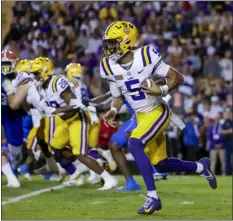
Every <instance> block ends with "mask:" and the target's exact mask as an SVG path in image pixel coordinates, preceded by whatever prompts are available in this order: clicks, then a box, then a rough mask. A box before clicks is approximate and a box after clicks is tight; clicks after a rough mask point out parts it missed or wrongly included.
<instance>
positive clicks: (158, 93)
mask: <svg viewBox="0 0 233 221" xmlns="http://www.w3.org/2000/svg"><path fill="white" fill-rule="evenodd" d="M138 40H139V38H138V31H137V29H136V27H135V26H134V25H133V24H131V23H130V22H126V21H117V22H114V23H112V24H111V25H110V26H109V27H108V28H107V29H106V31H105V34H104V37H103V45H104V52H105V56H106V57H105V58H103V59H102V61H101V63H100V74H101V76H102V77H103V78H107V79H108V81H109V84H110V90H111V93H112V96H113V97H114V98H113V101H112V106H111V110H110V111H108V112H107V113H106V114H105V116H104V119H105V122H106V124H108V125H112V126H114V125H115V122H114V119H115V116H116V114H117V112H118V111H119V110H120V108H121V106H122V95H123V96H124V97H125V98H126V100H127V101H128V103H129V104H130V105H131V106H132V108H133V109H134V110H135V112H136V118H137V127H136V128H135V129H134V130H133V131H132V133H131V135H130V138H129V142H128V147H129V150H130V152H131V153H132V155H133V157H134V159H135V161H136V163H137V166H138V168H139V170H140V173H141V175H142V176H143V179H144V182H145V184H146V187H147V197H146V203H145V204H144V205H143V206H142V207H141V208H140V209H139V210H138V213H139V214H151V213H153V212H154V211H156V210H160V209H161V208H162V204H161V201H160V199H159V197H158V195H157V192H156V188H155V184H154V180H153V175H152V174H153V171H152V168H151V163H152V164H153V165H155V166H156V168H157V170H158V172H176V171H187V172H188V171H189V172H197V173H201V174H202V175H204V176H205V177H206V178H207V180H208V182H209V184H210V186H211V187H212V188H216V187H217V183H216V179H215V176H214V174H213V173H212V172H211V169H210V161H209V159H208V158H203V159H201V160H200V161H199V162H187V161H181V160H179V159H175V158H168V157H167V153H166V138H165V135H164V130H165V129H166V127H167V126H168V124H169V122H170V118H171V112H170V110H169V108H168V106H167V105H166V104H165V103H164V102H162V99H161V97H163V96H166V95H167V94H168V93H169V92H171V91H172V90H173V89H175V88H177V87H178V86H179V85H180V84H181V83H182V82H183V77H182V75H181V74H180V73H179V72H178V71H176V70H175V69H173V68H172V67H170V66H169V65H167V64H165V63H164V62H163V61H162V58H161V56H160V55H159V53H158V52H157V51H156V50H155V49H154V48H153V47H151V46H144V47H140V48H137V49H134V47H137V46H138ZM151 75H160V76H163V77H166V79H167V84H166V85H164V86H158V85H156V84H155V83H154V82H153V81H151V80H150V83H151V85H152V86H151V87H146V86H142V85H141V83H142V82H143V81H145V80H146V79H147V78H148V77H150V76H151ZM150 156H153V157H150ZM149 159H150V160H149Z"/></svg>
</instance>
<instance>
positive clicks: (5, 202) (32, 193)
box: [2, 184, 68, 206]
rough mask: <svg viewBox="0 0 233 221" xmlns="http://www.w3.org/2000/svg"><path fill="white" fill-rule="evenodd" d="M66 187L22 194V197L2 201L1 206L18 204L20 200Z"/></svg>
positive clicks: (61, 186) (55, 187) (59, 186)
mask: <svg viewBox="0 0 233 221" xmlns="http://www.w3.org/2000/svg"><path fill="white" fill-rule="evenodd" d="M67 186H68V185H64V184H62V185H58V186H54V187H49V188H45V189H41V190H36V191H34V192H31V193H27V194H23V195H19V196H17V197H14V198H11V199H8V200H6V201H2V206H5V205H7V204H11V203H16V202H19V201H21V200H24V199H27V198H30V197H32V196H37V195H40V194H42V193H46V192H49V191H53V190H58V189H63V188H65V187H67Z"/></svg>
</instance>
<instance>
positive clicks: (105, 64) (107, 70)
mask: <svg viewBox="0 0 233 221" xmlns="http://www.w3.org/2000/svg"><path fill="white" fill-rule="evenodd" d="M101 65H102V68H103V70H104V72H105V74H106V75H114V74H113V72H112V69H111V67H110V64H109V60H108V59H107V58H103V60H102V61H101Z"/></svg>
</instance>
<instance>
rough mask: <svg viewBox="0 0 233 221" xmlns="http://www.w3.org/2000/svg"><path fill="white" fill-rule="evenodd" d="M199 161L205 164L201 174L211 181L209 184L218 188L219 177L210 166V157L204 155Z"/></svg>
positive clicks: (213, 187)
mask: <svg viewBox="0 0 233 221" xmlns="http://www.w3.org/2000/svg"><path fill="white" fill-rule="evenodd" d="M199 162H200V163H201V164H202V165H203V167H204V170H203V171H202V173H201V176H203V177H205V178H206V179H207V181H208V182H209V185H210V187H211V188H212V189H216V188H217V179H216V177H215V175H214V173H213V172H212V170H211V168H210V164H211V163H210V159H209V158H208V157H203V158H201V159H200V160H199Z"/></svg>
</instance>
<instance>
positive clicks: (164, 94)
mask: <svg viewBox="0 0 233 221" xmlns="http://www.w3.org/2000/svg"><path fill="white" fill-rule="evenodd" d="M160 89H161V91H162V95H161V96H162V97H163V96H166V95H167V93H168V90H169V87H168V86H167V85H166V84H165V85H163V86H160Z"/></svg>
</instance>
